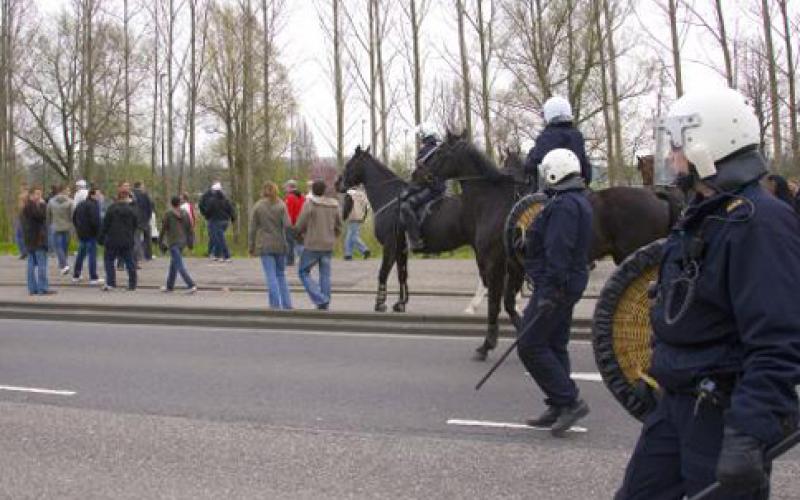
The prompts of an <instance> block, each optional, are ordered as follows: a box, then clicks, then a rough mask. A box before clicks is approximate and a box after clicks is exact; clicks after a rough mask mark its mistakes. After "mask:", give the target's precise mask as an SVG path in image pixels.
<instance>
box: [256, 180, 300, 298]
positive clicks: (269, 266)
mask: <svg viewBox="0 0 800 500" xmlns="http://www.w3.org/2000/svg"><path fill="white" fill-rule="evenodd" d="M290 227H291V223H290V222H289V212H287V210H286V204H285V203H284V202H283V200H281V199H280V197H279V196H278V186H277V185H276V184H275V183H274V182H266V183H264V188H263V190H262V192H261V199H260V200H259V201H258V202H257V203H256V204H255V206H254V207H253V210H252V212H251V213H250V233H249V235H248V236H249V237H248V242H249V247H250V255H253V256H257V257H260V258H261V267H262V268H263V270H264V279H265V280H266V282H267V295H268V298H269V306H270V308H272V309H291V308H292V295H291V294H290V293H289V285H288V284H287V282H286V258H287V250H288V245H287V241H286V233H287V230H288V229H289V228H290Z"/></svg>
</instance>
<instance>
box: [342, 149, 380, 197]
mask: <svg viewBox="0 0 800 500" xmlns="http://www.w3.org/2000/svg"><path fill="white" fill-rule="evenodd" d="M371 159H372V155H371V154H370V152H369V147H367V148H366V149H361V146H358V147H356V151H355V153H353V156H351V157H350V159H349V160H347V163H345V165H344V172H343V173H342V175H340V176H339V179H338V180H337V181H336V189H337V190H338V191H339V192H340V193H344V192H345V191H347V190H348V189H350V188H352V187H355V186H358V185H359V184H363V183H364V178H365V176H364V171H365V167H366V164H367V162H368V161H370V160H371Z"/></svg>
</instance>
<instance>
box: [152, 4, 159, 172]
mask: <svg viewBox="0 0 800 500" xmlns="http://www.w3.org/2000/svg"><path fill="white" fill-rule="evenodd" d="M153 12H154V14H153V25H154V27H155V28H154V29H155V37H154V41H153V116H152V123H153V124H152V127H151V129H150V175H151V177H152V179H151V183H154V182H155V177H156V165H157V164H158V95H159V90H160V87H161V81H160V78H161V72H160V69H161V68H160V67H159V64H158V62H159V61H158V37H159V36H160V34H159V28H158V25H159V23H158V3H156V4H154V5H153Z"/></svg>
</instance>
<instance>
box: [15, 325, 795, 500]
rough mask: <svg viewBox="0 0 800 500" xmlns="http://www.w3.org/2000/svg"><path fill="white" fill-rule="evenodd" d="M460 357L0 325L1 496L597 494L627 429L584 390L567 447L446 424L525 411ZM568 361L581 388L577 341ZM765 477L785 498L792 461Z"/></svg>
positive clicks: (536, 399)
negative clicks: (578, 424)
mask: <svg viewBox="0 0 800 500" xmlns="http://www.w3.org/2000/svg"><path fill="white" fill-rule="evenodd" d="M505 345H506V344H505V343H503V344H501V348H502V347H504V346H505ZM473 347H474V339H458V338H442V337H429V338H420V337H406V336H386V335H380V334H374V335H363V334H362V335H348V334H341V333H337V334H324V333H318V332H317V333H298V332H291V333H289V332H277V331H276V332H265V331H247V330H236V331H219V330H212V329H198V328H182V327H135V326H116V325H114V326H112V325H96V324H75V323H69V324H59V323H48V322H35V321H27V322H23V321H11V320H0V386H3V387H0V450H1V452H0V471H2V474H0V498H15V499H16V498H81V499H85V498H136V499H141V498H187V499H188V498H293V499H294V498H314V499H317V498H426V499H427V498H436V499H438V498H448V499H449V498H453V499H456V498H458V499H465V498H476V499H478V498H480V499H487V498H539V499H550V498H552V499H556V498H559V499H563V498H569V499H594V498H611V496H612V495H613V491H614V489H615V488H616V486H617V484H618V482H619V480H620V478H621V476H622V473H623V469H624V466H625V463H626V462H627V458H628V455H629V453H630V449H631V447H632V445H633V443H634V441H635V439H636V437H637V435H638V431H639V424H638V423H637V422H635V421H634V420H633V419H631V418H630V417H628V416H627V415H626V414H625V413H624V412H623V411H622V409H621V408H620V407H619V406H618V405H617V403H616V402H615V401H614V400H613V399H612V398H611V396H610V395H609V393H608V392H607V391H606V389H605V388H604V387H603V385H602V384H601V383H598V382H595V381H581V382H579V385H580V387H581V391H582V392H583V395H584V397H585V399H586V400H587V401H588V402H589V404H590V405H591V407H592V414H591V415H590V416H589V417H588V418H587V419H586V420H585V421H583V422H582V425H584V426H585V427H586V428H588V431H587V432H585V433H572V434H570V435H569V437H568V438H566V439H561V440H559V439H554V438H552V437H550V435H549V433H547V432H539V431H535V430H530V429H521V428H510V427H505V428H497V427H488V426H458V425H451V424H448V421H449V420H452V419H462V420H477V421H481V422H484V421H486V422H501V423H519V422H521V421H522V419H524V418H525V417H527V416H530V415H532V414H536V413H537V412H539V411H540V410H541V395H540V394H539V392H538V390H537V389H535V387H534V385H533V384H532V382H531V381H530V380H529V379H527V377H525V376H524V375H523V369H522V366H521V364H520V363H519V361H518V360H517V359H516V358H515V357H512V358H510V359H509V361H508V362H507V364H506V365H504V366H503V367H502V368H501V369H500V370H499V372H498V373H497V374H496V375H495V377H494V378H493V379H492V380H491V381H490V382H489V383H488V384H487V385H486V386H485V387H484V388H483V389H482V390H481V391H480V392H478V393H476V392H475V391H474V389H473V386H474V384H475V382H476V381H477V380H478V379H479V378H480V376H481V375H482V374H483V373H484V371H485V370H486V368H487V365H485V364H479V363H475V362H472V361H470V360H469V355H470V353H471V350H472V348H473ZM571 352H572V355H573V370H574V371H575V372H576V373H580V374H583V375H582V376H583V377H584V378H589V379H591V378H592V374H593V373H594V372H596V368H595V366H594V361H593V358H592V353H591V346H590V345H588V344H587V343H580V342H576V343H573V344H572V345H571ZM14 388H28V389H31V388H38V389H46V390H55V391H63V392H43V393H35V392H19V391H16V390H9V389H14ZM773 477H774V480H773V484H774V492H773V498H780V499H789V498H795V499H796V498H800V479H799V478H800V454H798V453H797V452H793V453H792V454H791V455H790V456H789V457H788V458H787V459H786V460H783V461H781V463H780V464H779V465H777V466H776V470H775V472H774V474H773Z"/></svg>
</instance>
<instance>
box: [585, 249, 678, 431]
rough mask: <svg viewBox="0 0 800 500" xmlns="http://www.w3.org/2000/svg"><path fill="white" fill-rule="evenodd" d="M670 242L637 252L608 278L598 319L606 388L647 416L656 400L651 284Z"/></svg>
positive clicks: (597, 345) (595, 335)
mask: <svg viewBox="0 0 800 500" xmlns="http://www.w3.org/2000/svg"><path fill="white" fill-rule="evenodd" d="M664 241H665V240H658V241H655V242H653V243H651V244H649V245H647V246H645V247H643V248H641V249H639V250H638V251H636V252H635V253H633V254H632V255H630V256H629V257H628V258H627V259H625V261H624V262H623V263H622V264H621V265H620V266H619V267H618V268H617V269H616V270H615V271H614V274H612V275H611V277H610V278H609V279H608V281H607V282H606V284H605V286H604V287H603V291H602V293H601V294H600V298H599V300H598V301H597V306H596V307H595V310H594V320H593V322H592V339H593V340H592V343H593V347H594V355H595V360H596V361H597V367H598V369H599V370H600V374H601V375H602V377H603V382H605V384H606V387H608V389H609V390H610V391H611V393H612V394H613V395H614V397H615V398H617V400H618V401H619V402H620V403H621V404H622V406H624V407H625V409H626V410H627V411H628V412H629V413H630V414H631V415H632V416H633V417H635V418H637V419H639V420H642V419H643V418H644V417H645V415H646V414H647V412H648V411H649V410H650V408H651V405H650V402H649V401H648V399H649V394H650V391H649V390H648V386H649V387H650V388H656V384H655V381H653V380H652V379H651V378H650V377H649V376H648V375H647V372H648V369H649V368H650V357H651V354H652V349H651V340H652V339H651V335H652V330H651V328H650V301H649V298H648V295H647V291H648V287H649V286H650V283H651V282H653V281H655V280H656V278H657V274H658V265H659V262H660V261H661V256H662V255H663V251H664Z"/></svg>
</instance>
